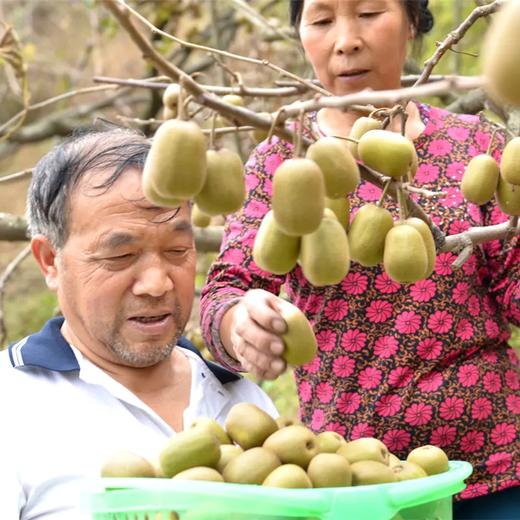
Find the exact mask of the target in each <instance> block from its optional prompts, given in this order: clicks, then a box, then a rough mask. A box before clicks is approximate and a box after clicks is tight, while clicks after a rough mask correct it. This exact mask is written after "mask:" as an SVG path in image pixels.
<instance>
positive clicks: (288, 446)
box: [263, 424, 319, 469]
mask: <svg viewBox="0 0 520 520" xmlns="http://www.w3.org/2000/svg"><path fill="white" fill-rule="evenodd" d="M263 447H264V448H266V449H268V450H271V451H272V452H273V453H275V454H276V456H277V457H278V458H279V459H280V461H281V462H282V464H297V465H298V466H301V467H302V468H303V469H306V468H307V466H308V465H309V462H310V461H311V459H312V458H313V457H314V456H315V455H317V454H318V453H319V451H318V443H317V441H316V435H315V434H314V433H313V432H312V431H311V430H309V428H307V427H305V426H303V425H299V424H295V425H293V426H286V427H285V428H281V429H280V430H278V431H276V432H274V433H272V434H271V435H269V437H267V439H266V440H265V442H264V444H263Z"/></svg>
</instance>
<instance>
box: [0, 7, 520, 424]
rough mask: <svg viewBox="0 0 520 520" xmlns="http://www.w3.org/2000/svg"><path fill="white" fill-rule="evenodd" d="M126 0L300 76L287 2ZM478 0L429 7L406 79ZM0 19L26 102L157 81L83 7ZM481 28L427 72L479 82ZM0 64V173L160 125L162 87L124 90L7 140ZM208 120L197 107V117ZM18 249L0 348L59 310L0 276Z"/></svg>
mask: <svg viewBox="0 0 520 520" xmlns="http://www.w3.org/2000/svg"><path fill="white" fill-rule="evenodd" d="M128 3H129V5H131V6H132V7H134V8H135V9H137V10H138V11H139V12H140V13H141V14H143V15H144V16H145V17H146V18H147V19H148V20H150V21H151V22H152V23H153V24H154V25H155V26H157V27H158V28H160V29H162V30H163V31H166V32H168V33H170V34H174V35H176V36H178V37H180V38H182V39H184V40H188V41H190V42H192V43H197V44H202V45H207V46H211V47H215V48H219V49H225V50H229V51H232V52H234V53H237V54H241V55H245V56H250V57H255V58H261V59H267V60H269V61H271V62H272V63H274V64H276V65H279V66H280V67H282V68H284V69H286V70H289V71H291V72H293V73H296V74H298V75H300V76H302V77H311V71H310V70H309V69H308V67H307V66H306V65H305V63H304V60H303V56H302V53H301V50H300V47H299V45H298V42H297V40H296V39H295V38H294V34H293V32H292V31H291V30H290V28H289V27H288V16H287V11H288V1H287V0H249V1H246V0H133V1H129V2H128ZM484 3H486V2H483V1H479V0H475V1H472V0H430V7H431V10H432V12H433V14H434V17H435V26H434V29H433V31H432V32H431V34H429V35H428V36H427V37H426V38H425V39H424V41H423V44H422V48H420V49H414V50H413V51H414V52H413V53H412V52H411V57H410V60H409V62H408V64H407V70H406V71H405V74H417V73H419V72H420V71H421V69H422V66H423V63H424V60H425V59H427V58H428V57H430V56H431V55H432V54H433V52H434V51H435V49H436V45H437V43H438V42H440V41H442V40H444V39H445V38H446V36H447V35H448V33H450V31H453V30H454V29H455V28H456V27H457V26H458V25H459V24H460V23H461V22H462V20H464V18H465V17H466V16H468V15H469V13H470V12H471V11H472V10H473V9H474V8H475V7H476V6H477V5H482V4H484ZM0 21H2V22H3V24H4V26H3V27H2V26H0V34H2V32H4V31H5V30H6V29H7V27H8V26H9V27H12V29H13V30H14V32H15V33H16V35H17V38H18V42H17V45H18V50H19V59H20V60H21V63H22V65H23V67H22V69H23V70H26V73H27V83H28V88H29V91H30V103H31V105H33V106H34V105H35V104H36V103H39V102H41V101H43V100H46V99H49V98H52V97H55V96H59V95H61V94H65V93H67V92H71V91H78V90H80V89H84V88H86V87H92V86H94V85H101V83H94V80H93V78H94V77H99V76H109V77H112V78H135V79H144V78H151V77H155V76H157V71H156V70H154V69H153V67H151V66H150V65H149V64H147V63H146V62H145V61H144V60H143V59H142V56H141V55H140V53H139V51H138V50H137V48H136V47H135V45H134V44H133V43H132V42H131V41H130V39H129V37H128V36H127V34H126V33H125V32H124V31H123V30H122V29H121V28H120V27H119V26H118V24H117V22H116V21H115V19H114V18H113V17H112V16H111V15H110V13H108V11H106V10H105V9H104V8H103V7H102V6H101V5H100V4H99V3H98V2H96V1H94V0H52V1H51V0H0ZM487 24H488V21H487V20H485V19H480V20H478V21H477V22H476V23H475V24H474V25H473V26H472V27H471V29H470V30H469V31H468V33H467V34H466V36H465V37H464V38H463V40H462V41H461V42H459V43H458V44H457V45H456V46H455V48H454V50H453V51H452V52H448V53H447V54H446V55H445V56H444V57H443V58H442V59H441V61H440V63H439V64H438V65H437V66H436V68H435V70H434V74H460V75H473V74H478V72H479V61H478V58H477V56H478V52H479V49H480V44H481V42H482V38H483V35H484V33H485V31H486V27H487ZM143 32H144V33H145V34H146V35H147V36H148V37H149V38H150V40H151V41H153V42H154V45H155V46H156V48H157V49H158V50H160V52H161V53H162V54H163V55H164V56H166V57H167V58H168V59H169V60H170V61H172V62H173V63H175V64H176V65H177V66H179V67H180V68H182V69H183V70H184V71H186V72H188V73H190V74H193V75H194V77H195V78H196V79H197V81H199V82H201V83H205V84H210V85H226V86H229V85H232V84H233V82H235V81H236V77H233V75H231V74H230V73H229V72H227V71H226V69H225V68H224V67H222V66H220V65H219V63H217V60H215V59H214V58H213V57H211V56H210V55H208V53H206V52H202V51H198V50H193V49H187V48H183V47H180V46H179V45H178V44H176V43H174V42H173V41H171V40H167V39H164V38H162V37H161V36H160V35H158V34H151V32H149V31H147V30H144V31H143ZM3 44H4V45H5V41H4V42H3ZM1 49H2V44H1V43H0V50H1ZM4 49H5V48H4ZM411 51H412V49H411ZM2 56H3V58H2ZM225 64H226V66H227V67H228V68H229V69H231V70H232V71H234V72H235V73H239V74H240V76H241V78H242V81H243V82H244V84H245V85H247V86H250V87H252V86H264V87H265V86H270V85H272V84H273V82H274V81H275V80H277V79H279V78H278V76H277V74H276V73H274V72H273V71H272V70H270V69H268V68H266V67H260V66H256V65H251V64H247V63H244V62H240V61H232V60H225ZM8 65H9V63H8V59H6V56H5V54H2V53H1V52H0V99H1V100H2V103H1V104H0V177H2V176H8V175H10V174H13V173H15V172H21V171H24V170H26V169H30V168H31V167H32V166H34V164H35V163H36V161H37V160H38V159H39V158H40V157H41V156H42V155H43V154H44V153H45V152H46V151H47V150H48V149H49V148H50V147H51V146H53V145H54V144H55V143H56V142H58V141H59V140H60V139H61V138H62V137H63V136H65V135H68V134H69V133H70V132H71V131H72V130H73V129H74V128H76V127H79V126H82V125H89V124H92V123H93V122H96V124H110V123H109V122H112V123H115V124H125V125H131V126H137V127H139V128H141V129H142V130H143V131H144V132H146V133H151V132H153V129H154V128H155V126H154V124H153V123H147V124H142V123H140V122H138V121H136V120H135V119H139V120H144V121H149V120H150V119H159V118H160V117H161V108H162V107H161V94H162V91H161V90H158V89H156V90H150V89H143V88H129V87H126V88H119V89H117V90H114V89H112V90H105V91H95V92H89V93H80V92H78V94H77V95H74V96H70V97H67V98H64V99H62V100H58V101H56V102H53V103H52V104H49V105H47V106H44V107H42V108H35V109H31V110H30V111H29V112H28V113H27V116H26V117H25V119H24V121H23V124H22V125H21V126H20V128H19V129H18V130H16V131H15V132H13V133H12V135H10V136H8V135H6V128H5V126H6V125H4V123H5V122H7V121H9V120H10V118H12V117H14V116H16V114H18V113H19V112H20V110H21V109H22V108H23V103H22V93H23V92H22V90H21V88H20V81H19V77H17V74H16V70H15V69H13V67H11V66H8ZM22 69H20V70H22ZM294 99H296V98H294ZM289 101H290V99H287V98H267V99H266V98H264V99H260V98H248V99H247V104H248V106H249V107H251V108H252V109H254V110H257V111H273V110H275V109H276V108H277V107H278V106H280V105H282V104H287V103H288V102H289ZM429 101H431V102H433V103H434V104H437V105H440V106H448V107H450V108H451V109H453V110H457V109H458V111H462V110H464V111H474V112H476V111H479V110H481V109H482V108H483V106H482V96H481V94H480V93H479V92H470V93H467V94H465V95H464V96H463V101H464V103H461V97H460V96H459V97H456V96H455V95H451V94H450V95H446V96H443V97H442V98H440V99H439V98H435V99H431V100H429ZM209 115H210V114H209V112H208V113H204V111H203V113H202V114H201V118H202V119H203V118H204V117H209ZM226 139H228V140H229V141H230V142H231V145H232V146H235V147H236V148H238V150H239V152H240V153H241V154H242V156H243V157H246V156H247V154H248V153H249V152H250V150H251V148H252V146H253V141H252V140H251V139H250V138H249V137H248V136H244V137H242V138H240V139H239V138H237V137H236V136H231V137H227V138H226ZM22 177H23V178H22V180H17V181H15V182H9V183H0V217H2V214H8V215H12V216H19V217H23V215H24V212H25V194H26V190H27V186H28V182H29V176H28V175H24V176H22ZM215 223H217V224H218V223H219V222H218V221H216V222H215ZM220 223H221V222H220ZM26 245H27V242H25V241H23V240H17V241H13V240H2V237H1V236H0V304H1V303H2V301H3V307H1V306H0V320H2V321H3V323H4V325H5V334H3V335H4V336H5V337H4V340H3V341H2V339H1V338H2V334H0V348H2V347H5V346H6V345H7V344H9V343H10V342H13V341H15V340H16V339H18V338H21V337H24V336H25V335H27V334H29V333H32V332H34V331H35V330H38V329H39V328H40V327H41V326H42V324H43V323H44V322H45V321H46V320H47V319H48V318H49V317H50V316H52V315H53V314H55V313H56V312H58V309H57V303H56V299H55V297H54V295H53V294H52V293H50V292H49V291H48V290H47V289H46V287H45V284H44V282H43V279H42V277H41V275H40V273H39V271H38V269H37V267H36V264H35V262H34V261H33V260H32V258H31V257H30V255H29V256H27V258H25V259H24V260H23V261H22V262H21V263H20V265H19V266H18V267H17V269H16V272H13V273H12V274H11V276H10V277H9V279H8V280H6V278H7V276H6V268H8V267H9V266H10V264H11V263H12V261H13V259H14V258H15V257H16V256H17V255H18V254H20V252H21V251H23V249H24V248H25V247H26ZM214 254H215V253H201V254H200V255H199V260H198V276H197V289H200V287H201V285H202V283H203V281H204V279H205V276H206V272H207V269H208V267H209V265H210V263H211V260H212V258H213V257H214ZM2 309H3V311H2ZM2 312H3V313H2ZM197 329H198V306H197V305H195V307H194V311H193V316H192V319H191V321H190V324H189V326H188V330H187V331H186V333H187V335H188V336H189V337H191V338H193V339H194V340H196V339H197V336H198V330H197ZM0 332H2V331H0ZM512 343H513V344H514V345H515V346H516V347H518V348H520V334H519V333H518V331H514V334H513V339H512ZM262 385H263V387H264V389H265V390H266V391H268V392H269V393H270V395H271V396H272V397H273V399H274V401H275V403H276V404H277V406H278V408H279V410H280V411H281V413H282V414H284V415H287V416H290V417H293V416H295V415H296V413H297V400H296V394H295V388H294V383H293V379H292V374H291V373H290V372H288V373H286V374H285V375H283V376H282V377H280V378H278V379H277V380H276V381H271V382H262Z"/></svg>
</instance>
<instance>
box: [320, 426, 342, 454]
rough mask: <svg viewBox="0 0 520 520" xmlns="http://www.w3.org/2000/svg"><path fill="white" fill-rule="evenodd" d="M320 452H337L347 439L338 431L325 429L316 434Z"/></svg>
mask: <svg viewBox="0 0 520 520" xmlns="http://www.w3.org/2000/svg"><path fill="white" fill-rule="evenodd" d="M316 442H317V443H318V449H319V451H320V453H336V452H337V451H338V450H339V449H340V447H341V446H343V445H344V444H346V443H347V441H346V440H345V439H344V438H343V437H342V436H341V435H340V434H339V433H338V432H331V431H325V432H321V433H318V435H316Z"/></svg>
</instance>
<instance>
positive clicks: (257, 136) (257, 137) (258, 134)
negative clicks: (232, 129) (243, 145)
mask: <svg viewBox="0 0 520 520" xmlns="http://www.w3.org/2000/svg"><path fill="white" fill-rule="evenodd" d="M258 115H259V116H262V117H265V118H269V119H271V114H270V113H269V112H260V113H259V114H258ZM268 135H269V129H268V128H255V129H254V130H253V131H252V132H251V137H252V138H253V141H254V142H255V143H257V144H258V143H261V142H262V141H264V140H265V139H267V136H268Z"/></svg>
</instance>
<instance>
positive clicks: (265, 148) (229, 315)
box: [201, 0, 520, 519]
mask: <svg viewBox="0 0 520 520" xmlns="http://www.w3.org/2000/svg"><path fill="white" fill-rule="evenodd" d="M291 20H292V21H293V22H294V24H295V26H296V28H297V30H298V33H299V35H300V39H301V42H302V45H303V48H304V50H305V53H306V56H307V58H308V59H309V61H310V63H311V64H312V66H313V68H314V71H315V74H316V76H317V78H318V79H319V81H320V82H321V84H322V85H323V86H324V87H325V88H327V89H328V90H329V91H331V92H332V93H334V94H336V95H342V94H348V93H351V92H356V91H359V90H362V89H365V88H371V89H374V90H382V89H393V88H398V87H399V85H400V75H401V72H402V67H403V64H404V60H405V55H406V49H407V46H408V43H409V42H410V41H411V40H413V39H414V38H416V37H418V36H420V35H421V34H422V33H424V32H426V31H427V30H429V29H430V28H431V25H432V17H431V14H430V13H429V11H428V9H427V2H425V1H418V0H412V1H402V0H349V1H342V0H301V1H292V2H291ZM406 112H407V115H408V122H407V125H406V134H407V136H408V137H409V138H411V139H413V141H414V145H415V147H416V150H417V154H418V157H419V168H418V171H417V174H416V180H415V182H416V184H417V185H419V186H421V187H423V188H425V189H427V190H431V191H438V192H441V194H440V195H438V196H434V197H425V196H423V195H417V196H415V195H414V198H415V200H416V201H417V203H418V204H420V205H421V206H422V207H423V208H424V209H425V210H426V211H427V212H428V214H429V215H430V216H431V217H432V219H433V220H434V222H435V223H436V224H437V225H438V226H439V227H440V228H441V230H442V231H443V232H444V233H446V234H454V233H459V232H462V231H464V230H466V229H468V228H469V227H470V226H482V225H489V224H494V223H497V222H502V221H504V220H506V219H507V217H506V216H505V215H503V214H502V213H501V212H500V211H499V210H498V209H497V208H496V207H495V205H494V204H492V203H490V204H487V205H485V206H482V207H478V206H475V205H473V204H470V203H468V202H467V201H465V200H464V199H463V198H462V196H461V193H460V189H459V185H460V180H461V176H462V173H463V171H464V168H465V165H466V164H467V163H468V162H469V160H470V159H471V157H473V156H475V155H477V154H479V153H485V152H486V150H487V149H488V145H489V144H490V140H491V136H492V134H493V131H494V127H493V126H492V125H491V124H490V123H489V122H488V121H486V120H484V119H481V118H478V117H476V116H465V115H455V114H450V113H449V112H447V111H445V110H441V109H438V108H434V107H431V106H428V105H425V104H422V103H417V102H410V103H408V105H407V107H406ZM359 116H360V114H358V113H355V112H353V111H347V112H341V111H338V110H334V109H322V110H320V111H319V112H318V113H317V114H309V115H308V118H307V121H306V123H305V125H306V131H307V134H308V135H309V136H311V135H336V136H347V135H348V134H349V131H350V129H351V127H352V124H353V122H354V121H355V120H356V119H357V118H358V117H359ZM399 125H400V121H395V126H394V127H390V129H392V130H395V131H399V130H400V126H399ZM503 143H504V138H503V135H500V134H496V135H495V137H494V138H493V142H492V143H491V153H492V154H493V155H494V156H495V158H497V159H499V155H500V152H499V150H500V148H501V147H502V146H503ZM291 157H292V146H291V145H290V144H288V143H286V142H284V141H282V140H279V139H273V140H272V142H271V144H268V143H267V142H264V143H262V144H260V145H259V146H258V147H257V148H256V150H255V151H254V153H253V154H252V156H251V158H250V160H249V162H248V164H247V167H246V175H247V183H248V200H247V202H246V204H245V206H244V208H243V210H242V211H241V212H240V213H238V214H236V215H234V216H232V217H231V218H229V219H228V221H227V225H226V231H225V238H224V242H223V245H222V249H221V253H220V256H219V258H218V259H217V261H216V262H215V264H214V265H213V266H212V269H211V270H210V273H209V277H208V281H207V285H206V287H205V288H204V290H203V294H202V298H201V320H202V326H203V332H204V334H205V339H206V341H207V342H208V344H209V346H210V348H211V350H212V352H213V354H214V355H215V357H216V358H217V359H218V360H219V361H221V362H222V363H224V364H225V365H227V366H229V367H231V368H233V369H235V370H245V371H249V372H251V373H253V374H255V375H256V376H259V377H263V378H275V377H277V376H278V375H279V374H280V373H281V372H282V371H283V370H284V368H285V366H284V362H283V359H282V357H281V354H282V352H283V342H282V341H281V339H280V334H281V333H283V331H284V330H285V322H284V321H283V320H282V319H281V317H280V314H279V313H278V311H277V301H278V296H276V295H278V294H279V291H280V288H281V286H282V285H283V284H284V288H285V291H286V293H287V295H288V296H289V298H290V300H291V301H292V302H293V303H295V304H296V305H297V306H298V307H299V308H300V309H302V310H303V311H304V312H305V314H306V315H307V317H308V318H309V320H310V321H311V323H312V324H313V326H314V330H315V333H316V336H317V339H318V345H319V352H318V356H317V357H316V358H315V359H314V360H313V361H312V362H311V363H308V364H307V365H305V366H303V367H300V368H298V369H296V370H295V376H296V380H297V384H298V392H299V400H300V416H301V419H302V421H303V422H304V423H306V424H307V425H309V426H310V427H311V428H312V429H314V430H315V431H323V430H336V431H338V432H340V433H341V434H342V435H344V436H345V437H346V438H347V439H353V438H357V437H366V436H374V437H377V438H379V439H381V440H383V441H384V442H385V444H386V445H387V446H388V447H389V448H390V450H391V451H392V452H394V453H395V454H397V455H398V456H399V457H405V456H406V454H407V453H408V452H409V451H410V450H411V449H412V448H414V447H417V446H419V445H424V444H435V445H438V446H440V447H442V448H443V449H444V450H445V451H446V452H447V454H448V456H449V457H450V459H453V460H455V459H459V460H460V459H462V460H468V461H469V462H471V463H472V464H473V467H474V473H473V475H472V476H471V477H470V479H469V480H468V487H467V489H466V490H465V491H464V492H462V493H461V494H460V496H458V497H457V499H458V500H459V499H463V500H462V501H461V502H460V503H459V504H456V507H458V508H459V509H460V510H459V511H458V512H457V513H456V517H457V518H493V519H496V518H520V511H519V510H518V507H519V504H520V500H519V498H520V497H519V494H518V490H519V489H520V488H518V487H517V486H518V485H519V484H520V459H519V451H520V450H519V441H518V432H519V430H520V417H519V413H520V392H519V388H520V382H519V368H518V359H517V357H516V355H515V353H514V351H512V349H511V348H509V347H508V345H507V340H508V338H509V336H510V331H509V327H508V322H509V323H514V324H516V325H520V281H519V280H520V247H519V243H518V239H517V238H516V239H514V240H509V241H507V242H505V243H503V244H502V243H499V242H498V241H494V242H489V243H486V244H485V245H483V246H482V247H478V248H475V250H474V252H473V254H472V256H471V257H470V259H469V260H468V261H467V262H466V263H465V264H464V266H463V267H462V269H459V270H457V271H455V270H453V269H452V267H451V264H452V262H453V261H454V259H455V254H453V253H450V252H448V253H439V254H438V259H437V263H436V268H435V271H434V273H433V274H432V275H431V276H430V277H429V278H428V279H427V280H423V281H419V282H417V283H415V284H409V285H400V284H398V283H395V282H393V281H392V280H391V279H390V278H389V277H388V276H387V275H386V274H385V272H384V271H383V270H382V268H381V266H377V267H374V268H365V267H362V266H361V265H359V264H357V263H355V262H353V263H352V265H351V269H350V272H349V273H348V275H347V276H346V277H345V279H344V280H343V281H342V282H341V283H340V284H338V285H335V286H327V287H314V286H313V285H311V284H310V283H309V282H308V281H307V280H306V279H305V278H304V276H303V274H302V271H301V269H300V268H299V267H296V268H295V269H294V270H293V271H292V272H290V273H288V274H287V275H286V276H274V275H270V274H268V273H265V272H264V271H262V270H261V269H259V268H258V267H257V266H256V265H255V264H254V262H253V261H252V259H251V248H252V244H253V241H254V237H255V234H256V231H257V229H258V226H259V224H260V221H261V219H262V217H263V216H264V214H265V213H266V212H267V211H268V209H269V206H270V197H271V181H272V176H273V173H274V171H275V169H276V167H277V166H278V165H279V164H280V163H281V162H282V161H283V160H285V159H289V158H291ZM380 194H381V191H380V190H379V189H378V188H376V187H374V186H372V185H370V184H368V183H366V182H361V184H360V185H359V187H358V189H357V191H356V192H355V193H354V194H353V196H350V203H351V207H352V208H353V210H354V211H355V210H356V209H357V208H359V207H360V206H362V205H363V204H366V203H368V202H373V201H377V200H378V199H379V196H380ZM385 207H387V208H388V209H389V210H390V211H392V212H394V214H396V207H395V204H394V203H393V202H390V201H388V202H387V203H385ZM475 497H481V498H475ZM470 499H472V500H470ZM515 504H516V505H515ZM513 507H516V509H514V510H513V509H512V508H513ZM486 508H490V509H486ZM471 510H475V511H476V513H472V512H471ZM490 511H491V512H490ZM479 514H480V516H478V515H479ZM457 515H458V516H457ZM472 515H473V516H472ZM486 515H487V516H486ZM500 515H502V516H500Z"/></svg>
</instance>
